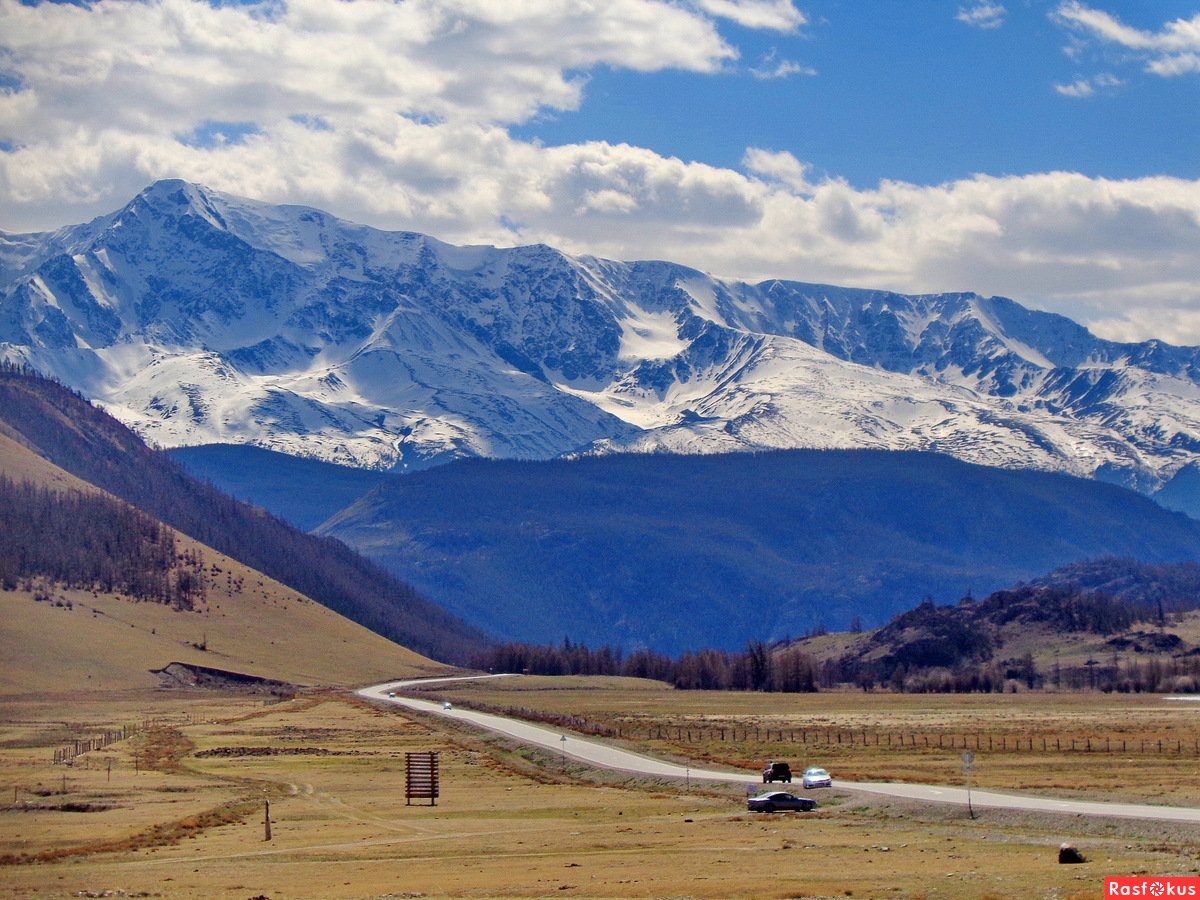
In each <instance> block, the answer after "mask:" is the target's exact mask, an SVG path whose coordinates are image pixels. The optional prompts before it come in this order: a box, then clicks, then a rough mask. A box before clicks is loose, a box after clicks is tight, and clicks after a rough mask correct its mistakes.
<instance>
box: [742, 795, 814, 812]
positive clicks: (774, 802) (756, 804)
mask: <svg viewBox="0 0 1200 900" xmlns="http://www.w3.org/2000/svg"><path fill="white" fill-rule="evenodd" d="M816 808H817V801H816V800H813V799H812V798H811V797H797V796H796V795H795V794H789V793H787V792H786V791H770V792H768V793H766V794H759V795H758V796H757V797H751V798H750V799H749V800H747V801H746V809H748V810H750V811H751V812H777V811H779V810H785V809H794V810H798V811H800V812H808V811H809V810H813V809H816Z"/></svg>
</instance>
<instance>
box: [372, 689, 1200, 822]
mask: <svg viewBox="0 0 1200 900" xmlns="http://www.w3.org/2000/svg"><path fill="white" fill-rule="evenodd" d="M507 677H513V676H507V675H485V676H478V675H467V676H461V677H454V678H421V679H412V680H407V681H390V682H387V683H385V684H377V685H372V686H371V687H365V688H361V689H359V690H358V691H356V693H357V694H358V695H359V696H360V697H365V698H367V699H369V700H379V701H383V702H385V703H395V704H397V705H398V706H403V707H405V708H407V709H412V710H416V711H417V712H424V713H430V714H433V715H439V716H444V717H446V718H449V719H454V720H456V721H460V722H467V723H469V724H472V725H475V726H477V727H479V728H482V729H485V730H487V731H491V732H494V733H496V734H502V735H505V736H506V737H510V738H513V739H515V740H518V741H520V742H521V743H524V744H528V745H530V746H535V747H540V748H541V749H543V750H547V751H550V752H551V753H557V754H559V755H561V756H562V757H564V758H569V759H573V760H577V761H578V762H583V763H588V764H589V765H593V766H598V767H600V768H603V769H611V770H614V771H618V772H629V773H630V774H636V775H649V776H653V777H659V778H680V779H687V778H690V779H695V780H698V781H718V782H725V783H730V784H739V783H741V784H750V785H759V784H760V779H761V777H762V776H761V775H760V774H759V773H758V772H757V771H747V770H745V769H743V770H740V771H739V770H735V769H703V768H693V767H691V766H682V765H679V764H677V763H670V762H664V761H663V760H659V759H654V758H652V757H649V756H643V755H642V754H639V753H632V752H630V751H628V750H621V749H618V748H616V747H611V746H608V745H607V744H603V743H601V742H599V741H598V740H593V739H589V738H582V737H579V736H576V735H571V736H567V735H564V734H563V733H562V731H558V730H555V729H552V728H547V727H546V726H543V725H534V724H532V723H529V722H523V721H521V720H519V719H509V718H505V717H504V716H497V715H494V714H492V713H484V712H476V711H474V710H470V709H444V708H443V706H442V703H441V702H434V701H431V700H416V699H413V698H411V697H400V696H397V697H389V696H388V693H389V692H391V691H397V690H402V689H404V688H411V687H416V686H425V685H429V684H434V683H440V682H446V681H471V680H479V679H480V678H507ZM837 786H838V787H839V788H842V789H845V790H853V791H865V792H868V793H872V794H882V795H886V796H889V797H901V798H905V799H909V800H919V801H922V802H926V803H951V804H955V805H958V806H966V805H967V804H968V795H967V790H966V789H965V788H961V787H948V786H941V785H928V784H900V783H891V782H887V783H885V782H868V781H838V782H837ZM969 800H970V805H971V806H972V807H974V808H979V809H1013V810H1025V811H1029V812H1050V813H1060V814H1063V815H1076V816H1098V817H1101V818H1120V819H1152V820H1156V821H1164V822H1181V823H1196V824H1200V809H1195V808H1192V807H1183V806H1151V805H1149V804H1141V803H1101V802H1096V801H1090V800H1055V799H1050V798H1046V797H1031V796H1024V795H1020V794H1000V793H996V792H994V791H981V790H972V791H971V792H970V798H969Z"/></svg>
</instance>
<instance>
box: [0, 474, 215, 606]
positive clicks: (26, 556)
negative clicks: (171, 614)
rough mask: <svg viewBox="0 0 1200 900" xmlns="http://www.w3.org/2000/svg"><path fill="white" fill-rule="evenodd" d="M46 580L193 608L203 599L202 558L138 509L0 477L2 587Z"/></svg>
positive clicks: (107, 499) (93, 496) (107, 500)
mask: <svg viewBox="0 0 1200 900" xmlns="http://www.w3.org/2000/svg"><path fill="white" fill-rule="evenodd" d="M36 578H42V579H46V580H49V581H51V582H53V583H55V584H59V585H62V586H64V587H69V588H82V589H84V590H95V591H100V592H103V593H106V594H108V593H115V594H124V595H126V596H128V597H131V598H133V599H136V600H143V601H148V602H153V603H165V604H169V605H170V606H173V607H174V608H176V609H181V610H184V609H186V610H190V609H194V608H195V607H196V605H197V604H198V603H200V602H202V601H203V600H204V598H205V590H206V582H205V575H204V560H203V557H202V556H201V555H200V554H199V553H198V552H194V551H186V550H185V551H181V550H180V549H179V547H178V545H177V543H176V540H175V535H174V533H173V532H172V531H171V530H170V529H169V528H166V527H164V526H163V525H162V524H161V523H159V522H158V521H157V520H155V519H153V518H151V517H150V516H148V515H146V514H145V513H143V512H141V511H140V510H138V509H136V508H134V507H132V506H130V505H128V504H127V503H122V502H121V501H119V500H115V499H113V498H111V497H106V496H104V495H102V494H90V493H84V492H82V491H62V490H52V489H49V488H45V487H40V486H38V485H36V484H32V483H30V482H16V481H14V480H12V479H10V478H7V477H5V476H0V587H3V588H4V589H6V590H14V589H17V588H19V587H30V586H32V583H33V579H36Z"/></svg>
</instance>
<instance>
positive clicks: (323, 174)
mask: <svg viewBox="0 0 1200 900" xmlns="http://www.w3.org/2000/svg"><path fill="white" fill-rule="evenodd" d="M1197 147H1200V0H1190V2H1182V0H1155V2H1153V3H1148V2H1128V0H1087V2H1084V0H921V2H912V3H909V2H900V0H895V2H887V0H605V2H603V3H596V2H589V0H352V2H344V3H331V2H329V0H266V2H262V3H235V2H226V3H209V2H205V0H136V2H135V0H97V2H94V3H76V4H60V3H38V2H19V0H0V229H3V230H7V231H18V232H19V231H29V230H41V229H48V228H54V227H58V226H61V225H65V224H70V223H75V222H81V221H85V220H87V219H89V218H91V217H93V216H96V215H99V214H102V213H105V212H109V211H112V210H115V209H117V208H119V207H120V206H121V205H122V204H124V203H125V202H127V201H128V200H129V199H130V198H131V197H132V196H133V195H134V194H135V193H136V192H137V191H138V190H140V189H141V188H142V187H144V186H145V185H146V184H148V183H150V182H151V181H153V180H156V179H158V178H164V177H182V178H186V179H189V180H192V181H196V182H199V183H202V184H205V185H207V186H208V187H210V188H214V189H217V190H224V191H228V192H231V193H235V194H240V195H243V196H247V197H252V198H257V199H261V200H264V201H268V202H288V203H303V204H309V205H313V206H318V207H321V208H324V209H327V210H329V211H331V212H333V213H335V214H337V215H340V216H343V217H344V218H347V219H351V220H354V221H357V222H363V223H366V224H370V225H374V226H377V227H380V228H389V229H411V230H418V231H424V232H427V233H430V234H433V235H436V236H438V237H440V238H442V239H444V240H447V241H451V242H455V243H492V244H502V245H512V244H518V243H533V242H545V243H548V244H551V245H553V246H556V247H559V248H561V249H563V250H565V251H568V252H573V253H591V254H595V255H600V256H607V257H612V258H618V259H634V258H647V257H652V258H662V259H671V260H674V261H677V262H682V263H686V264H689V265H693V266H695V267H697V268H700V269H703V270H705V271H709V272H712V273H714V274H717V275H723V276H728V277H736V278H746V279H753V280H757V279H766V278H772V277H781V278H793V279H798V280H804V281H815V282H829V283H837V284H847V285H854V286H863V287H877V288H887V289H893V290H899V291H906V292H925V291H950V290H974V291H978V292H980V293H984V294H999V295H1004V296H1009V297H1013V298H1015V299H1017V300H1019V301H1021V302H1023V303H1025V304H1027V305H1029V306H1032V307H1036V308H1039V309H1047V310H1052V311H1057V312H1062V313H1064V314H1067V315H1070V316H1072V317H1073V318H1076V319H1077V320H1079V321H1082V322H1084V323H1085V324H1087V325H1088V326H1089V327H1091V328H1092V329H1093V330H1094V331H1096V332H1097V333H1099V334H1101V335H1103V336H1106V337H1111V338H1114V339H1120V340H1135V339H1144V338H1148V337H1159V338H1163V339H1166V340H1170V341H1172V342H1176V343H1193V344H1200V153H1198V152H1197V149H1196V148H1197Z"/></svg>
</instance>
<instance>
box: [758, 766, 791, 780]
mask: <svg viewBox="0 0 1200 900" xmlns="http://www.w3.org/2000/svg"><path fill="white" fill-rule="evenodd" d="M791 780H792V767H791V766H789V765H788V764H787V763H785V762H771V763H767V767H766V768H765V769H763V784H770V783H771V782H772V781H786V782H789V783H790V782H791Z"/></svg>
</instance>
